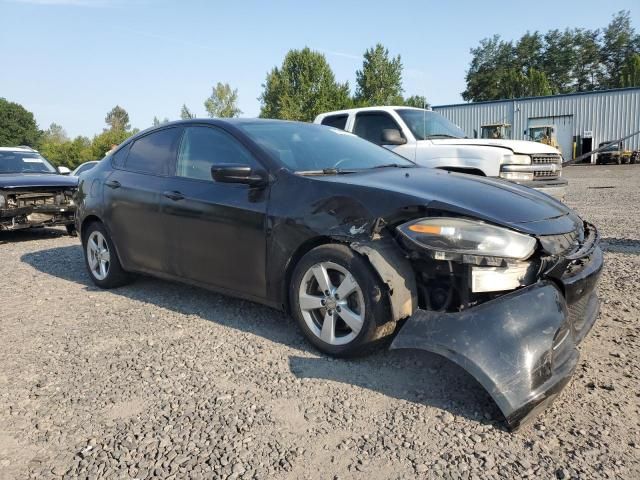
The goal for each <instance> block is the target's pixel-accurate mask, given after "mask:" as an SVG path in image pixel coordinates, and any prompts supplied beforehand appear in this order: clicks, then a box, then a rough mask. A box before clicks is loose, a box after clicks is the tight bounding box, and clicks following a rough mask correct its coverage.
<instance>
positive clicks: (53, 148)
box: [40, 136, 95, 169]
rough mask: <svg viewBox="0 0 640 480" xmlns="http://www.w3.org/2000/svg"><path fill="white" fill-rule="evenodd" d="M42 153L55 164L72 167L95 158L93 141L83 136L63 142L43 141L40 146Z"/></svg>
mask: <svg viewBox="0 0 640 480" xmlns="http://www.w3.org/2000/svg"><path fill="white" fill-rule="evenodd" d="M40 153H42V155H43V156H44V157H45V158H47V159H48V160H49V161H51V162H52V163H53V164H54V165H56V166H60V165H64V166H65V167H69V168H71V169H73V168H75V167H77V166H78V165H80V164H81V163H84V162H86V161H87V160H92V159H94V158H95V157H94V156H93V154H92V150H91V141H90V140H89V139H88V138H87V137H81V136H78V137H76V138H75V139H73V140H68V139H67V140H65V141H62V142H56V141H46V142H43V143H42V145H41V146H40Z"/></svg>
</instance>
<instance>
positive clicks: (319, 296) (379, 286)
mask: <svg viewBox="0 0 640 480" xmlns="http://www.w3.org/2000/svg"><path fill="white" fill-rule="evenodd" d="M289 298H290V307H291V312H292V314H293V316H294V317H295V319H296V320H297V322H298V325H299V326H300V329H301V330H302V332H303V333H304V335H305V337H306V338H307V339H308V340H309V341H310V342H311V343H312V344H313V345H314V346H315V347H316V348H318V349H319V350H320V351H322V352H324V353H326V354H329V355H333V356H337V357H349V356H355V355H360V354H363V353H366V352H367V351H368V350H371V349H372V348H373V347H374V346H376V345H378V344H380V343H381V342H382V341H383V340H384V339H385V338H386V337H388V336H389V335H391V334H392V333H393V331H394V330H395V326H396V325H395V322H394V321H393V320H392V318H391V313H390V307H389V299H388V296H387V294H386V288H385V286H384V284H383V283H382V281H381V280H380V278H379V277H378V275H377V274H376V272H375V270H374V269H373V267H372V266H371V265H370V264H369V262H368V261H367V260H366V259H365V258H363V257H362V256H360V255H358V254H357V253H355V252H354V251H353V250H351V249H350V248H349V247H347V246H345V245H337V244H330V245H321V246H319V247H316V248H314V249H313V250H311V251H310V252H309V253H307V254H306V255H305V256H304V257H303V258H302V259H301V260H300V261H299V262H298V264H297V265H296V267H295V269H294V272H293V275H292V279H291V284H290V290H289Z"/></svg>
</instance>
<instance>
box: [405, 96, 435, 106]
mask: <svg viewBox="0 0 640 480" xmlns="http://www.w3.org/2000/svg"><path fill="white" fill-rule="evenodd" d="M402 104H403V105H406V106H407V107H418V108H428V107H429V102H427V97H425V96H423V95H411V96H410V97H408V98H405V99H404V101H403V102H402Z"/></svg>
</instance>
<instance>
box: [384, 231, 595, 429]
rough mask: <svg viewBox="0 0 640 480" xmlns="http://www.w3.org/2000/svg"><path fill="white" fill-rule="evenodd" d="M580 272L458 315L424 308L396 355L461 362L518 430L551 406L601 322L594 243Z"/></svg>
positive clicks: (403, 333) (397, 340) (397, 341)
mask: <svg viewBox="0 0 640 480" xmlns="http://www.w3.org/2000/svg"><path fill="white" fill-rule="evenodd" d="M581 261H582V265H581V269H580V270H579V271H578V272H574V273H572V274H571V275H565V276H563V277H562V278H560V279H557V280H555V281H554V280H550V279H546V280H540V281H538V282H537V283H535V284H533V285H530V286H528V287H525V288H522V289H520V290H517V291H514V292H512V293H509V294H506V295H504V296H501V297H499V298H496V299H494V300H491V301H489V302H486V303H483V304H481V305H479V306H477V307H474V308H471V309H469V310H466V311H462V312H457V313H439V312H429V311H425V310H418V311H417V312H416V313H414V314H413V315H412V316H411V317H409V319H408V320H407V321H406V323H405V325H404V327H403V328H402V329H401V331H400V332H399V333H398V335H397V336H396V338H395V339H394V341H393V343H392V344H391V348H392V349H397V348H415V349H421V350H427V351H430V352H434V353H437V354H440V355H442V356H444V357H446V358H448V359H450V360H451V361H453V362H455V363H457V364H458V365H460V366H461V367H462V368H464V369H465V370H466V371H468V372H469V373H470V374H471V375H473V376H474V377H475V378H476V379H477V380H478V382H480V384H481V385H482V386H483V387H484V388H485V389H486V390H487V392H488V393H489V394H490V395H491V397H492V398H493V399H494V401H495V402H496V404H497V405H498V407H499V408H500V410H501V411H502V413H503V414H504V417H505V419H506V421H507V424H508V426H509V427H510V428H511V429H515V428H518V427H519V426H520V425H521V424H523V423H524V422H525V421H527V420H529V419H531V418H532V417H533V416H535V414H536V413H537V412H539V411H541V410H542V409H544V408H545V407H546V406H548V405H549V404H550V403H551V402H552V401H553V399H554V398H555V397H556V395H557V394H558V393H559V392H560V391H561V390H562V388H563V387H564V386H565V385H566V384H567V382H568V381H569V379H570V378H571V375H572V374H573V371H574V370H575V367H576V364H577V361H578V356H579V354H578V351H577V349H576V346H577V345H578V344H579V343H580V342H581V341H582V339H583V338H584V337H585V335H586V334H587V333H588V332H589V330H590V329H591V327H592V326H593V324H594V323H595V320H596V318H597V316H598V311H599V302H598V298H597V296H596V292H595V286H596V283H597V279H598V277H599V275H600V272H601V270H602V265H603V259H602V251H601V250H600V248H599V247H598V246H597V243H594V244H593V245H592V246H591V248H590V249H589V252H588V255H587V256H585V257H583V258H582V259H581Z"/></svg>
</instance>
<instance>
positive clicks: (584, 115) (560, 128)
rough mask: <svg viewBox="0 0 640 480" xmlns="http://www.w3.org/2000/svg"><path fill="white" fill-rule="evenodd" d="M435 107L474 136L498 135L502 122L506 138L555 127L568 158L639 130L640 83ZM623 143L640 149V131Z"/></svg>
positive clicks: (521, 137) (525, 136)
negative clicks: (551, 94) (628, 86)
mask: <svg viewBox="0 0 640 480" xmlns="http://www.w3.org/2000/svg"><path fill="white" fill-rule="evenodd" d="M433 110H434V111H436V112H438V113H440V114H442V115H444V116H445V117H447V118H448V119H449V120H451V121H452V122H453V123H455V124H457V125H459V126H460V127H461V128H462V129H463V130H464V131H465V132H466V134H467V136H469V137H473V138H477V137H485V138H496V137H495V136H493V137H492V136H490V135H498V134H497V133H495V132H496V131H497V128H498V127H497V126H502V132H503V133H501V134H500V135H501V136H502V138H511V139H513V140H531V139H534V138H535V135H534V132H535V133H539V132H541V131H547V132H553V135H555V141H556V142H557V144H558V146H559V147H560V150H561V152H562V155H563V156H564V158H565V160H569V159H572V158H575V157H577V156H579V155H581V154H582V153H587V152H589V151H591V150H593V149H595V148H597V147H598V145H599V144H600V143H601V142H606V141H611V140H617V139H619V138H622V137H625V136H627V135H630V134H632V133H634V132H637V131H639V130H640V88H637V87H634V88H621V89H616V90H603V91H598V92H581V93H571V94H565V95H553V96H548V97H529V98H518V99H513V100H498V101H490V102H475V103H461V104H457V105H441V106H438V107H433ZM545 127H550V128H546V129H545ZM532 137H534V138H532ZM498 138H500V137H498ZM624 148H625V149H628V150H640V134H639V135H635V136H634V137H632V138H629V139H627V140H625V142H624ZM592 157H595V156H592ZM587 161H588V160H587ZM591 161H595V158H592V159H591Z"/></svg>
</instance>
